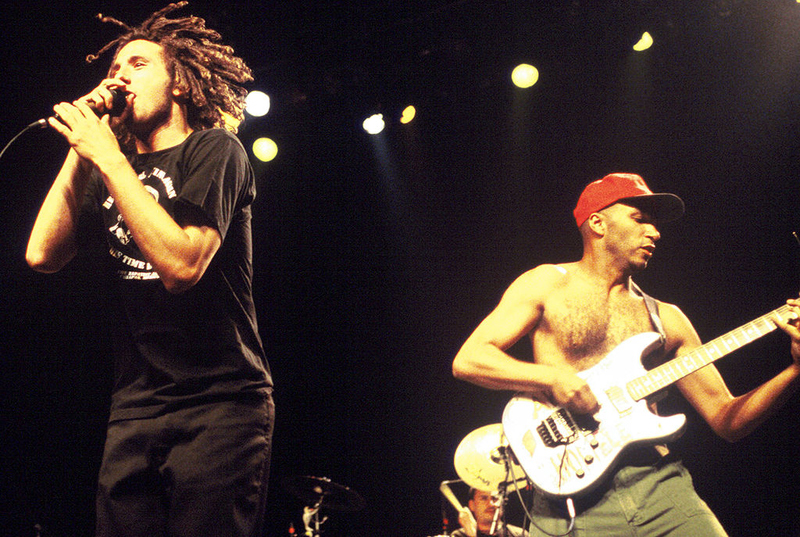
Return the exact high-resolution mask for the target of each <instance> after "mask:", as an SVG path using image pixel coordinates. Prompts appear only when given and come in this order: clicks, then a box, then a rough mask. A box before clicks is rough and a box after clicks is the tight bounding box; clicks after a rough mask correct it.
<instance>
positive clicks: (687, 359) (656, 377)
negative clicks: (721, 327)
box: [627, 305, 794, 401]
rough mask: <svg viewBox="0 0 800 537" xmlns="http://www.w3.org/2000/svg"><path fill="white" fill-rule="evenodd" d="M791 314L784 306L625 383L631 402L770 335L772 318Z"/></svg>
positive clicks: (786, 316)
mask: <svg viewBox="0 0 800 537" xmlns="http://www.w3.org/2000/svg"><path fill="white" fill-rule="evenodd" d="M790 311H791V310H790V309H789V306H788V305H783V306H781V307H780V308H778V309H776V310H774V311H771V312H770V313H767V314H765V315H762V316H761V317H759V318H758V319H754V320H752V321H750V322H749V323H747V324H744V325H742V326H740V327H739V328H736V329H735V330H731V331H730V332H728V333H727V334H724V335H722V336H720V337H718V338H716V339H713V340H711V341H709V342H708V343H706V344H705V345H703V346H701V347H698V348H696V349H694V350H693V351H692V352H689V353H687V354H684V355H683V356H678V357H677V358H675V359H673V360H670V361H669V362H666V363H664V364H661V365H660V366H658V367H655V368H653V369H651V370H650V371H648V372H647V374H645V375H642V376H641V377H638V378H635V379H633V380H632V381H630V382H629V383H628V384H627V388H628V393H629V394H630V395H631V397H632V398H633V399H634V400H636V401H639V400H641V399H644V398H645V397H648V396H650V395H652V394H654V393H655V392H657V391H659V390H662V389H664V388H666V387H667V386H669V385H670V384H673V383H674V382H677V381H679V380H680V379H682V378H683V377H685V376H687V375H689V374H691V373H694V372H695V371H697V370H698V369H700V368H703V367H705V366H707V365H708V364H710V363H712V362H714V361H716V360H719V359H720V358H722V357H723V356H725V355H727V354H730V353H731V352H733V351H735V350H736V349H739V348H741V347H744V346H745V345H747V344H748V343H751V342H753V341H755V340H757V339H758V338H760V337H761V336H765V335H767V334H769V333H770V332H772V331H773V330H775V329H776V328H777V326H776V325H775V323H774V322H772V317H773V316H776V317H778V318H780V319H787V320H788V319H790V318H793V317H794V315H793V314H791V313H790Z"/></svg>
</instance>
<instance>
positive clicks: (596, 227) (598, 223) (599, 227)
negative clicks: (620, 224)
mask: <svg viewBox="0 0 800 537" xmlns="http://www.w3.org/2000/svg"><path fill="white" fill-rule="evenodd" d="M586 223H587V224H588V227H589V230H590V231H592V233H594V234H595V235H597V236H598V237H603V236H604V235H605V234H606V223H605V220H604V219H603V216H602V215H601V214H600V213H592V214H590V215H589V218H587V219H586Z"/></svg>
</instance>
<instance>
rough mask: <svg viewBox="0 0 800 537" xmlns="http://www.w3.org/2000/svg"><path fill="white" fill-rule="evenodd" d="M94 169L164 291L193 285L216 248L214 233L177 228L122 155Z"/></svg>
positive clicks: (106, 160)
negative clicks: (154, 271)
mask: <svg viewBox="0 0 800 537" xmlns="http://www.w3.org/2000/svg"><path fill="white" fill-rule="evenodd" d="M97 166H98V169H99V170H100V173H101V175H102V176H103V180H104V181H105V183H106V186H107V187H108V190H109V192H110V194H111V196H112V197H113V198H114V203H115V204H116V206H117V209H118V210H119V212H120V214H121V215H122V217H123V219H124V220H125V223H126V224H127V226H128V229H129V230H130V232H131V235H132V236H133V240H134V241H135V242H136V245H137V247H138V248H139V251H141V252H142V255H144V257H145V259H146V260H147V261H148V262H149V263H150V264H151V265H153V268H154V269H155V270H156V272H158V274H159V276H160V277H161V280H162V282H163V283H164V285H165V286H166V287H167V289H168V290H170V291H173V292H180V291H183V290H185V289H186V288H188V287H191V286H192V285H194V283H196V282H197V280H199V279H200V277H201V276H202V275H203V273H204V272H205V269H206V268H207V267H208V263H209V262H210V261H211V258H212V257H213V255H214V253H215V252H216V250H217V248H218V247H219V243H220V240H219V234H218V233H217V231H216V230H214V229H210V228H202V227H195V226H191V225H189V226H184V227H182V226H180V225H178V223H177V222H176V221H175V220H174V219H173V218H172V216H170V215H169V213H167V212H166V210H164V208H163V207H161V205H159V204H158V202H157V201H156V200H155V199H154V198H153V196H152V195H150V193H149V192H147V190H145V188H144V186H143V185H142V183H141V181H140V180H139V178H138V177H137V175H136V173H135V171H134V170H133V168H131V166H130V164H129V163H128V161H127V160H125V158H124V157H123V156H122V155H121V154H120V155H119V157H113V156H110V157H109V158H107V159H102V160H100V161H98V162H97Z"/></svg>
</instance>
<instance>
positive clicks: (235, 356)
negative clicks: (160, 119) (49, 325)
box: [85, 129, 272, 420]
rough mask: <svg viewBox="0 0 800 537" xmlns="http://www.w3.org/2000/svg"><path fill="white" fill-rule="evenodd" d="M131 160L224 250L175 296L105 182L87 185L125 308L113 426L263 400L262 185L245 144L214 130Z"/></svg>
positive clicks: (178, 212) (266, 386)
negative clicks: (258, 202) (256, 293)
mask: <svg viewBox="0 0 800 537" xmlns="http://www.w3.org/2000/svg"><path fill="white" fill-rule="evenodd" d="M129 161H130V163H131V165H132V166H133V168H134V170H135V171H136V172H137V173H138V174H139V179H140V180H141V181H142V183H143V184H144V185H145V187H146V189H147V190H148V192H150V194H152V195H153V197H154V198H155V199H156V200H157V201H158V203H159V204H160V205H161V206H162V207H163V208H164V209H166V211H167V212H168V213H169V214H170V215H172V217H173V218H174V219H175V221H176V222H177V223H178V224H179V225H186V224H194V225H210V226H212V227H214V228H216V229H217V230H218V231H219V233H220V236H221V237H222V245H221V246H220V248H219V250H218V251H217V253H216V255H215V256H214V259H213V260H212V261H211V264H210V265H209V267H208V269H207V270H206V272H205V274H204V275H203V277H202V278H201V279H200V281H199V282H198V283H197V284H196V285H195V286H194V287H192V288H190V289H189V290H187V291H185V292H183V293H180V294H171V293H169V292H168V291H167V290H166V288H165V287H164V285H163V284H162V283H161V281H160V279H159V277H158V274H157V273H156V272H155V271H154V270H153V267H152V266H151V265H150V264H149V263H147V262H146V261H145V259H144V256H143V255H142V254H141V252H139V249H138V248H137V246H136V243H135V241H134V240H133V239H132V237H131V234H130V232H129V230H128V229H127V226H126V224H125V222H124V220H123V219H122V217H121V215H120V214H119V211H118V210H117V208H116V204H115V203H114V200H113V198H112V197H111V196H110V195H109V192H108V189H107V188H106V187H105V184H104V183H103V182H102V180H101V179H100V178H99V176H97V177H95V178H94V179H93V180H92V181H91V182H90V185H89V188H88V190H87V204H86V206H85V213H86V215H87V216H88V217H90V218H89V219H90V220H93V221H94V222H95V223H97V222H99V223H100V224H102V227H103V234H104V235H105V237H106V241H107V254H106V256H105V257H106V261H107V263H106V265H107V267H108V268H109V269H110V271H111V275H112V279H113V280H114V281H115V282H116V284H115V287H116V294H115V295H114V298H113V300H114V301H115V302H117V303H118V304H119V306H120V310H119V313H120V315H119V316H118V317H114V316H110V317H109V322H111V323H113V326H112V327H111V333H112V337H113V339H114V345H115V382H114V388H113V393H112V402H111V420H117V419H130V418H139V417H149V416H155V415H159V414H162V413H164V412H169V411H171V410H174V409H177V408H182V407H185V406H188V405H193V404H201V403H206V402H214V401H219V400H241V399H246V398H251V397H263V395H264V394H265V393H268V392H269V391H270V390H271V386H272V380H271V375H270V372H269V366H268V364H267V360H266V357H265V355H264V350H263V345H262V343H261V339H260V337H259V334H258V327H257V323H256V314H255V307H254V304H253V294H252V276H253V267H252V231H251V205H252V202H253V199H254V198H255V180H254V176H253V170H252V168H251V166H250V162H249V160H248V158H247V154H246V152H245V151H244V148H243V147H242V145H241V143H240V142H239V140H238V139H237V138H236V137H235V136H234V135H233V134H231V133H229V132H228V131H225V130H223V129H210V130H204V131H198V132H194V133H192V134H191V135H190V136H189V137H188V138H187V139H186V140H185V141H184V142H183V143H182V144H180V145H178V146H176V147H173V148H170V149H166V150H163V151H157V152H154V153H147V154H137V155H132V156H130V157H129ZM92 216H94V218H91V217H92ZM98 217H99V218H98ZM90 236H91V235H90Z"/></svg>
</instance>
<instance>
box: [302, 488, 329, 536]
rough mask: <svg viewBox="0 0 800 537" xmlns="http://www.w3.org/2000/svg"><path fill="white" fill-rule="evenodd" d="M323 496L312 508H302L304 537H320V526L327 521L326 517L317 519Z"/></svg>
mask: <svg viewBox="0 0 800 537" xmlns="http://www.w3.org/2000/svg"><path fill="white" fill-rule="evenodd" d="M323 498H324V496H322V497H320V499H319V501H318V502H317V503H316V505H314V507H308V506H306V507H303V525H305V527H306V537H319V536H320V535H322V530H320V526H322V524H324V523H325V521H326V520H328V517H324V518H323V519H322V520H320V519H319V510H320V507H322V500H323Z"/></svg>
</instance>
